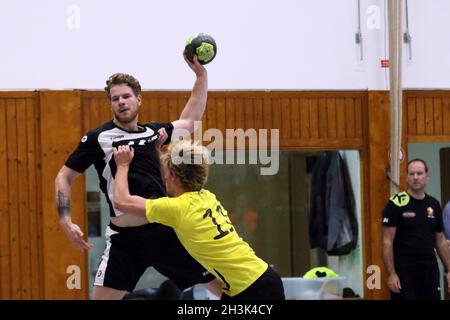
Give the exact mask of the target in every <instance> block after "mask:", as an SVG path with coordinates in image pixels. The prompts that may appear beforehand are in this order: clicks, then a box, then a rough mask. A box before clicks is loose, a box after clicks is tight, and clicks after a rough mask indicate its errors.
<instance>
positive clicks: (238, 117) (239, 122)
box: [208, 98, 245, 130]
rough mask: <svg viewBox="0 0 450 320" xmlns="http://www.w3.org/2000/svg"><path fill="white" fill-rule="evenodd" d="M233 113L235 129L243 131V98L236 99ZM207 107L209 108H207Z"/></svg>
mask: <svg viewBox="0 0 450 320" xmlns="http://www.w3.org/2000/svg"><path fill="white" fill-rule="evenodd" d="M234 106H235V111H234V115H235V121H236V122H235V123H236V128H235V129H239V128H240V129H243V130H245V111H244V108H245V105H244V99H243V98H236V99H235V104H234ZM208 107H209V106H208Z"/></svg>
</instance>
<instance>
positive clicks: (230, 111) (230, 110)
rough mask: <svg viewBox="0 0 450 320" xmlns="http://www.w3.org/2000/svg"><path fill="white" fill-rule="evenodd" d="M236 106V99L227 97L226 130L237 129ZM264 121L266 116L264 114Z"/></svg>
mask: <svg viewBox="0 0 450 320" xmlns="http://www.w3.org/2000/svg"><path fill="white" fill-rule="evenodd" d="M235 111H236V106H235V100H234V98H231V97H227V98H226V100H225V115H226V116H225V127H226V129H233V128H236V120H235V119H236V114H235ZM264 120H266V115H265V114H264Z"/></svg>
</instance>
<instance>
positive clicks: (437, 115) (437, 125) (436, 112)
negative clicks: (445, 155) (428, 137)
mask: <svg viewBox="0 0 450 320" xmlns="http://www.w3.org/2000/svg"><path fill="white" fill-rule="evenodd" d="M432 104H433V121H432V122H433V125H434V134H435V135H439V136H442V135H444V132H443V130H442V98H441V97H434V98H432Z"/></svg>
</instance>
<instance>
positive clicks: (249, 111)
mask: <svg viewBox="0 0 450 320" xmlns="http://www.w3.org/2000/svg"><path fill="white" fill-rule="evenodd" d="M253 102H254V98H245V99H244V128H245V130H247V129H252V128H255V120H254V118H253V116H254V105H253Z"/></svg>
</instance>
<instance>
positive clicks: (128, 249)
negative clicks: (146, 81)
mask: <svg viewBox="0 0 450 320" xmlns="http://www.w3.org/2000/svg"><path fill="white" fill-rule="evenodd" d="M184 58H185V60H186V63H187V64H188V66H189V67H190V68H191V69H192V70H193V71H194V73H195V75H196V81H195V84H194V87H193V89H192V93H191V96H190V98H189V100H188V102H187V104H186V106H185V107H184V109H183V111H182V113H181V116H180V118H179V119H178V120H176V121H173V122H167V123H148V124H144V125H142V124H139V123H138V111H139V107H140V105H141V102H142V97H141V94H140V93H141V86H140V84H139V82H138V81H137V80H136V79H135V78H134V77H133V76H131V75H128V74H123V73H118V74H114V75H112V76H111V77H110V78H109V79H108V80H107V81H106V84H107V86H106V87H105V91H106V93H107V95H108V98H109V100H110V103H111V110H112V113H113V120H111V121H108V122H106V123H104V124H103V125H101V126H100V127H98V128H96V129H94V130H92V131H89V132H88V133H87V134H86V135H85V136H84V137H82V139H81V142H80V144H79V145H78V147H77V148H76V150H75V151H74V152H73V153H72V154H71V155H70V156H69V158H68V159H67V161H66V162H65V164H64V166H63V167H62V168H61V170H60V171H59V173H58V175H57V177H56V181H55V186H56V205H57V209H58V214H59V217H60V226H61V229H62V230H63V231H64V232H65V234H66V235H67V237H68V238H69V240H70V242H71V243H72V244H73V245H74V246H75V247H77V248H78V249H80V250H84V249H90V248H91V246H92V245H91V244H89V243H87V242H86V241H85V240H84V239H83V232H82V231H81V230H80V228H79V226H78V225H76V224H75V223H73V222H72V220H71V216H70V196H71V193H70V188H71V185H72V183H73V181H74V180H75V178H76V177H77V176H79V175H80V174H81V173H82V172H84V171H85V170H86V169H87V168H88V167H89V166H90V165H91V164H94V166H95V169H96V170H97V173H98V176H99V180H100V189H101V190H102V191H103V193H104V194H105V196H106V200H107V202H108V205H109V209H110V216H111V222H110V224H109V226H108V227H107V228H106V232H105V236H106V248H105V251H104V253H103V256H102V261H101V262H100V265H99V268H98V271H97V274H96V276H95V281H94V288H93V296H92V298H93V299H121V298H122V297H123V296H124V295H125V294H126V292H131V291H133V289H134V288H135V286H136V283H137V282H138V280H139V278H140V277H141V276H142V274H143V273H144V272H145V270H146V269H147V268H148V267H150V266H153V267H154V268H155V269H156V270H158V271H159V272H160V273H162V274H163V275H165V276H167V277H168V278H170V279H171V280H172V281H174V282H175V283H176V284H177V285H178V287H179V288H180V289H185V288H187V287H190V286H192V285H194V284H196V283H208V288H209V289H210V290H211V291H213V292H220V287H221V283H220V282H219V281H218V280H214V279H215V278H214V277H213V276H212V275H211V274H209V273H208V272H207V271H206V270H205V269H204V268H203V267H202V266H201V265H200V264H199V263H198V262H197V261H195V260H194V259H193V258H192V257H191V256H190V255H189V254H188V253H187V251H186V250H185V249H184V247H183V246H182V245H181V243H180V242H179V240H178V238H177V237H176V235H175V233H174V231H173V229H171V228H169V227H167V226H163V225H161V224H157V223H148V221H147V220H146V218H145V217H136V216H134V215H131V214H127V213H126V212H121V211H119V210H117V209H116V208H114V207H113V205H112V203H113V190H114V176H115V173H116V164H115V161H114V158H113V148H115V147H117V146H119V145H130V146H133V148H134V150H135V155H136V157H135V159H134V160H133V163H132V164H131V167H130V173H129V181H130V184H129V188H130V193H131V194H135V195H139V196H142V197H146V198H158V197H162V196H165V195H166V190H165V187H164V184H163V182H162V180H161V173H160V165H159V157H158V156H157V151H156V148H155V146H156V144H157V143H158V141H163V140H165V139H167V142H169V141H170V138H171V137H172V133H173V131H174V130H185V132H192V131H193V129H194V121H199V120H200V119H201V117H202V115H203V112H204V110H205V107H206V100H207V91H208V77H207V71H206V69H205V68H204V67H203V66H202V65H201V64H200V63H199V62H198V60H197V58H196V57H195V59H194V62H190V61H189V60H188V59H187V58H186V56H185V57H184Z"/></svg>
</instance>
